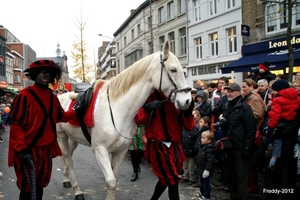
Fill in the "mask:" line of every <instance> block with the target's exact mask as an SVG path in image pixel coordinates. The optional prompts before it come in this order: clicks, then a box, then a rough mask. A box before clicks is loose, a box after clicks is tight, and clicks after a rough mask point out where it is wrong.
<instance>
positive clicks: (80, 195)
mask: <svg viewBox="0 0 300 200" xmlns="http://www.w3.org/2000/svg"><path fill="white" fill-rule="evenodd" d="M75 200H85V198H84V196H83V194H77V195H76V196H75Z"/></svg>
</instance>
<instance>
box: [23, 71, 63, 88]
mask: <svg viewBox="0 0 300 200" xmlns="http://www.w3.org/2000/svg"><path fill="white" fill-rule="evenodd" d="M60 69H61V68H60V67H59V68H58V69H53V68H51V69H49V67H39V68H35V69H31V70H29V71H28V72H27V73H26V74H25V75H26V76H27V77H28V78H30V79H31V80H33V81H36V77H37V75H38V74H39V73H40V71H41V70H45V71H47V72H49V74H50V76H51V80H50V83H52V84H54V83H55V80H59V79H60V77H61V70H60Z"/></svg>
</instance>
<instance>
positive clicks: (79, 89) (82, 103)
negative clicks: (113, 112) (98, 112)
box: [72, 83, 94, 144]
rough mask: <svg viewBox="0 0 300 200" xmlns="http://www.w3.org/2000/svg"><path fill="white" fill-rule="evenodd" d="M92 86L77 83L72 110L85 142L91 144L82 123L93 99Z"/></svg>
mask: <svg viewBox="0 0 300 200" xmlns="http://www.w3.org/2000/svg"><path fill="white" fill-rule="evenodd" d="M93 89H94V88H93V85H90V84H88V83H78V84H77V85H76V86H75V93H78V96H77V98H76V102H75V104H74V106H73V108H72V109H73V110H75V112H76V115H77V117H78V121H79V123H80V127H81V130H82V132H83V134H84V136H85V138H86V139H87V141H88V142H89V143H90V144H91V136H90V134H89V132H88V130H87V127H86V125H85V123H84V120H83V117H84V115H85V114H86V111H87V108H88V106H89V105H90V103H91V100H92V97H93Z"/></svg>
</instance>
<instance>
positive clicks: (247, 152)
mask: <svg viewBox="0 0 300 200" xmlns="http://www.w3.org/2000/svg"><path fill="white" fill-rule="evenodd" d="M242 158H243V159H249V158H250V149H249V148H248V147H245V149H244V151H243V153H242Z"/></svg>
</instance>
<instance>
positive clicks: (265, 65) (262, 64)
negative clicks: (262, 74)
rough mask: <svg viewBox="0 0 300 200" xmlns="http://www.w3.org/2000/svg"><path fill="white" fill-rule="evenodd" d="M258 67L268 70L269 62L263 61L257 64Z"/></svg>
mask: <svg viewBox="0 0 300 200" xmlns="http://www.w3.org/2000/svg"><path fill="white" fill-rule="evenodd" d="M258 68H259V69H263V70H265V71H269V63H268V62H263V63H261V64H259V65H258Z"/></svg>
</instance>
